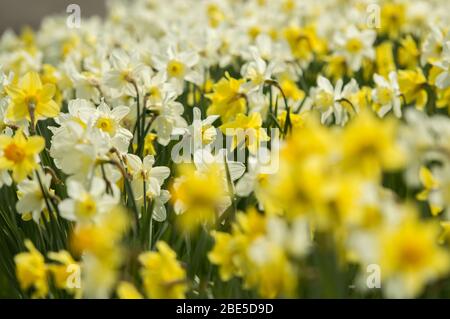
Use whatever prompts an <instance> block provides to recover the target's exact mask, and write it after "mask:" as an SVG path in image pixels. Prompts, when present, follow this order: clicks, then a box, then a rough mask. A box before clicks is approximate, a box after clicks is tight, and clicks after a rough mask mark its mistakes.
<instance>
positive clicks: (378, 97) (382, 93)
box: [372, 72, 402, 117]
mask: <svg viewBox="0 0 450 319" xmlns="http://www.w3.org/2000/svg"><path fill="white" fill-rule="evenodd" d="M373 79H374V81H375V84H376V85H377V87H376V89H375V90H373V91H372V98H373V100H374V102H375V103H377V104H379V105H380V108H379V110H378V115H379V116H380V117H384V116H385V115H386V114H387V113H388V112H389V111H391V110H393V111H394V114H395V116H397V117H401V116H402V109H401V107H402V100H401V92H400V87H399V85H398V80H397V73H395V72H391V73H389V79H388V80H386V79H385V78H384V77H382V76H381V75H378V74H375V75H374V76H373Z"/></svg>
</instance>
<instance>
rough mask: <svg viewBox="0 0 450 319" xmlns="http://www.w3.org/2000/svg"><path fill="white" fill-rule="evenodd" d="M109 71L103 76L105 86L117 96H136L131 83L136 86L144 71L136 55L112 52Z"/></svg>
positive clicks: (122, 51)
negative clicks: (113, 90) (114, 91)
mask: <svg viewBox="0 0 450 319" xmlns="http://www.w3.org/2000/svg"><path fill="white" fill-rule="evenodd" d="M110 62H111V69H110V70H109V71H108V72H106V73H105V74H104V77H103V79H104V80H103V81H104V84H105V86H107V87H109V88H113V89H115V90H116V91H117V92H118V95H119V96H120V95H124V94H126V95H131V96H136V90H135V87H134V86H133V84H132V83H133V82H134V83H135V84H136V85H137V82H138V80H139V78H140V77H141V73H142V72H143V71H144V70H145V67H144V65H143V64H142V63H141V62H140V61H139V59H138V57H137V55H136V54H133V55H131V56H130V55H128V53H127V52H125V51H124V50H121V49H117V50H114V51H113V52H112V54H111V56H110Z"/></svg>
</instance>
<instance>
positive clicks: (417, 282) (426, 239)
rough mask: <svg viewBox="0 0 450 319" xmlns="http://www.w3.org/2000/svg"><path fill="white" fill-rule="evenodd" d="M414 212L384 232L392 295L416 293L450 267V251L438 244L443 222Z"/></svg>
mask: <svg viewBox="0 0 450 319" xmlns="http://www.w3.org/2000/svg"><path fill="white" fill-rule="evenodd" d="M414 216H415V215H413V216H411V217H408V218H407V219H406V220H404V221H402V223H401V224H400V225H399V226H398V227H397V228H394V229H387V230H386V231H385V232H384V233H383V234H382V235H381V236H382V239H381V243H380V244H381V256H380V267H381V269H382V272H381V274H382V276H383V278H385V280H386V285H388V289H389V288H390V294H391V296H392V297H415V296H417V295H418V294H419V293H420V292H421V290H422V289H423V287H424V286H425V285H426V284H427V283H428V282H429V281H431V280H433V279H435V278H437V277H438V276H440V275H442V274H445V273H448V271H449V266H450V258H449V254H448V252H447V251H446V250H445V249H444V248H441V247H439V246H438V244H437V240H438V236H439V233H440V229H439V225H438V224H435V223H433V222H426V221H420V220H419V219H418V218H417V217H414Z"/></svg>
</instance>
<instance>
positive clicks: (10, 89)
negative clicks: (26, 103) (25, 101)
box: [5, 84, 25, 100]
mask: <svg viewBox="0 0 450 319" xmlns="http://www.w3.org/2000/svg"><path fill="white" fill-rule="evenodd" d="M5 91H6V93H8V95H9V96H10V97H11V99H13V100H15V99H18V98H23V97H24V96H25V94H24V92H23V91H22V90H21V89H20V88H19V87H18V86H16V85H13V84H11V85H8V86H6V87H5Z"/></svg>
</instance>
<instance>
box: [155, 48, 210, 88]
mask: <svg viewBox="0 0 450 319" xmlns="http://www.w3.org/2000/svg"><path fill="white" fill-rule="evenodd" d="M154 61H155V67H156V69H157V70H158V71H162V72H164V73H165V74H166V76H167V78H168V79H169V80H170V81H171V82H172V83H173V84H174V85H175V87H176V89H177V92H179V93H181V92H183V88H184V81H187V82H191V83H195V84H197V85H201V84H202V76H201V74H200V73H199V72H197V71H196V70H195V69H194V67H195V66H196V65H197V64H198V62H199V56H198V54H197V53H195V52H189V51H185V52H178V51H177V50H176V49H175V47H174V46H172V45H171V46H169V47H168V49H167V51H166V52H165V54H161V55H158V56H155V57H154Z"/></svg>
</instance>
